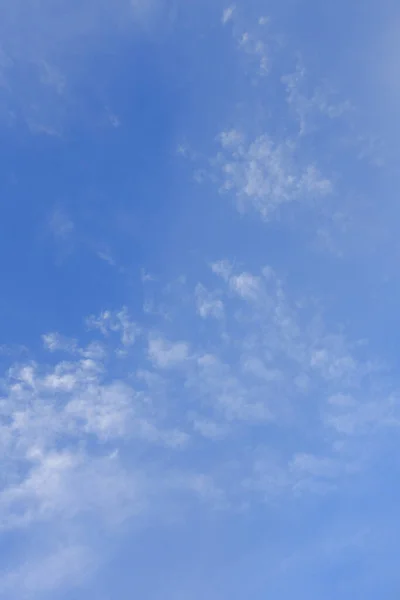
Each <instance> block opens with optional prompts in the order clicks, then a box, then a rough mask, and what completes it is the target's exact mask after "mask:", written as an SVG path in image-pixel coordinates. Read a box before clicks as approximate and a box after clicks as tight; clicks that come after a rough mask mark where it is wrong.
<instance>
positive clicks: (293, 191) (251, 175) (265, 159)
mask: <svg viewBox="0 0 400 600" xmlns="http://www.w3.org/2000/svg"><path fill="white" fill-rule="evenodd" d="M219 139H220V140H221V147H222V151H221V152H220V153H219V155H218V158H217V164H218V166H219V170H220V174H221V192H225V193H226V192H229V191H231V192H233V193H234V194H235V195H236V198H237V205H238V208H239V210H241V211H246V210H248V209H249V208H252V209H255V210H256V211H257V212H259V213H260V214H261V216H262V217H263V218H264V219H266V220H267V219H270V218H271V216H272V215H273V214H274V213H275V212H276V211H278V210H279V209H280V208H281V207H282V206H283V205H285V204H288V203H293V202H300V201H301V202H303V203H305V204H311V205H312V203H313V202H314V201H315V200H316V199H318V198H320V197H323V196H326V195H327V194H330V193H331V192H332V183H331V182H330V181H329V179H327V178H325V177H323V176H322V175H321V174H320V173H319V171H318V169H317V167H316V166H315V165H313V164H304V165H301V164H299V162H298V161H297V160H295V155H296V150H297V149H296V144H295V143H294V142H292V141H291V140H285V141H280V142H278V143H276V142H274V141H273V140H272V139H271V137H269V136H268V135H261V136H259V137H258V138H256V139H255V140H253V141H252V142H250V143H246V142H244V141H242V139H243V138H242V136H240V135H239V134H237V132H229V131H228V132H223V133H222V134H221V135H220V136H219Z"/></svg>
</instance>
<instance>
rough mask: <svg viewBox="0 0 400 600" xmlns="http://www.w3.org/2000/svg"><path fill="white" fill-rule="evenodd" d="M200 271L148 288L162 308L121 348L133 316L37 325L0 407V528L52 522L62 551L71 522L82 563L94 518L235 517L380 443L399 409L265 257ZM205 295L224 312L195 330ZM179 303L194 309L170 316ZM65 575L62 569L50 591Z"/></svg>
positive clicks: (373, 370) (356, 349)
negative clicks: (255, 266) (193, 511)
mask: <svg viewBox="0 0 400 600" xmlns="http://www.w3.org/2000/svg"><path fill="white" fill-rule="evenodd" d="M210 271H211V275H212V280H209V281H208V287H207V288H206V287H205V285H204V284H203V283H201V282H198V283H197V284H196V285H194V287H193V289H192V290H191V289H190V287H189V284H188V283H185V282H181V283H180V286H179V291H178V290H177V288H176V286H173V285H172V286H167V287H166V288H165V289H161V290H160V294H159V296H160V297H161V298H162V301H163V303H164V304H166V306H167V307H170V305H173V310H172V308H171V310H170V311H169V312H170V314H171V315H172V317H171V318H172V320H171V319H169V320H168V321H164V328H163V326H162V324H161V323H158V329H157V333H155V331H156V330H155V329H154V328H153V325H152V323H151V322H150V323H149V324H148V325H146V327H145V326H144V323H143V322H142V321H141V320H140V322H141V325H140V331H141V333H140V335H139V336H136V333H135V336H134V343H132V342H133V338H131V337H130V336H129V335H128V337H127V338H125V337H124V335H127V331H126V330H128V332H129V331H130V327H131V325H132V323H133V322H132V320H131V317H130V315H129V311H128V310H127V308H124V309H121V310H117V311H103V313H101V315H100V316H99V317H92V318H91V319H89V323H90V325H91V327H92V329H91V331H93V333H94V334H95V333H96V332H98V333H99V334H100V335H101V336H102V338H103V341H102V343H101V344H100V345H99V342H98V341H97V340H96V339H93V340H91V341H89V343H86V345H81V344H80V343H79V340H78V338H77V339H74V340H69V339H67V338H64V337H63V336H62V335H60V334H57V333H53V334H47V335H44V336H43V341H44V343H45V347H46V348H47V350H48V352H49V359H50V364H46V363H44V362H41V363H38V362H34V361H32V360H25V361H24V362H22V363H20V364H14V365H12V366H11V367H10V369H9V370H8V372H7V373H6V374H5V376H4V378H3V383H2V388H3V393H2V399H1V403H0V413H1V417H2V425H1V429H0V443H1V449H2V454H3V456H5V457H6V460H5V461H4V467H3V470H2V488H1V491H0V527H1V528H2V529H3V530H7V531H9V532H12V531H16V530H19V531H24V532H29V531H31V530H34V528H35V527H37V526H40V527H42V528H47V529H46V530H48V531H49V532H50V531H51V535H50V533H49V537H48V540H49V544H50V545H52V544H60V543H64V542H63V541H62V540H65V547H66V548H68V547H69V546H68V543H67V538H65V529H67V530H69V529H70V528H71V530H73V531H75V533H76V544H77V546H78V548H85V549H87V551H88V552H89V555H88V556H89V558H88V559H87V560H88V561H89V563H88V564H90V565H95V564H97V563H98V561H99V560H102V558H101V555H102V552H103V550H101V551H100V549H102V548H103V546H102V544H101V543H100V544H99V543H98V542H96V543H95V544H94V542H93V537H92V533H91V532H92V524H94V525H93V526H94V527H95V528H96V530H97V531H99V532H102V531H104V532H105V531H107V532H109V533H108V534H107V535H109V534H110V533H111V534H113V535H117V534H118V532H119V531H121V529H125V530H126V528H127V527H130V526H131V525H130V524H131V523H134V522H136V521H138V522H141V519H143V518H144V517H145V518H146V519H154V518H156V517H155V515H156V513H157V519H158V518H160V519H162V518H164V517H165V518H168V511H169V510H172V511H173V510H175V509H174V507H179V508H178V510H179V511H182V510H183V511H186V510H190V507H191V506H192V503H193V502H201V503H202V504H203V505H208V506H209V508H211V509H213V510H214V509H215V510H222V509H223V510H227V511H237V510H240V507H242V506H244V505H245V506H250V507H251V506H253V505H258V504H260V503H261V504H263V503H268V504H271V503H272V504H273V503H274V502H276V500H277V499H279V498H282V499H284V500H285V502H289V503H290V502H291V501H292V500H293V501H294V500H295V499H296V498H298V497H302V498H304V497H309V496H315V495H321V494H322V495H327V494H335V493H338V490H340V488H341V486H342V485H343V484H344V482H346V485H349V484H352V485H357V481H358V480H359V479H360V478H362V476H363V474H364V473H367V472H368V471H369V469H371V468H372V465H373V464H374V461H376V460H379V457H380V456H381V455H382V453H385V451H386V450H385V449H386V448H387V445H386V440H387V443H390V436H391V432H392V433H393V434H395V432H396V431H397V429H398V426H399V423H400V414H399V406H400V405H399V403H398V400H397V395H396V393H395V388H393V389H392V390H387V389H385V385H384V381H383V378H382V376H381V373H380V370H379V369H378V368H377V367H376V365H375V363H374V361H373V358H372V357H370V356H368V355H367V356H365V353H366V349H365V345H361V344H359V343H358V342H357V341H356V342H351V341H349V340H348V339H346V337H345V336H344V335H343V333H341V332H338V331H335V330H333V331H332V330H330V329H329V328H327V326H326V325H325V324H324V323H323V321H322V319H321V317H320V316H319V315H315V314H314V315H313V311H310V306H311V305H310V306H307V302H306V300H304V299H303V300H302V302H299V301H298V300H297V299H296V297H295V296H294V295H293V293H292V292H290V289H288V286H287V285H284V284H283V282H282V281H281V280H280V278H279V277H278V275H277V274H276V272H275V271H274V270H273V269H272V268H271V267H264V268H263V269H261V270H259V271H258V272H255V273H253V272H251V271H245V270H242V269H239V268H238V267H237V266H236V265H234V264H233V263H231V262H229V261H227V260H221V261H216V262H214V263H213V264H212V265H211V266H210ZM211 281H214V289H213V287H212V286H211ZM152 285H158V286H160V285H161V284H157V283H155V282H153V284H152ZM205 290H206V291H205ZM204 294H205V298H206V299H207V300H208V299H209V298H213V299H214V300H215V299H218V300H219V301H220V302H221V304H222V305H223V307H224V313H223V314H224V319H221V320H220V323H219V327H218V328H212V329H211V330H210V331H209V334H208V335H207V336H206V337H204V336H201V335H200V332H201V331H202V328H203V327H204V314H205V315H206V316H214V315H213V314H212V311H211V313H210V312H209V309H207V310H206V311H205V313H204V314H202V312H201V310H199V304H198V300H199V296H200V299H201V302H200V307H202V306H203V307H204ZM190 296H191V297H192V300H193V302H192V303H187V297H190ZM179 298H180V300H178V299H179ZM177 302H178V305H177ZM206 306H209V305H208V304H206ZM212 306H213V305H212ZM218 306H219V305H218ZM188 307H190V311H191V314H192V317H191V318H189V316H188V315H186V316H185V319H184V320H182V315H183V314H186V312H185V311H187V310H188ZM312 307H313V310H314V307H315V305H314V304H312ZM156 308H157V307H156ZM210 310H211V309H210ZM156 313H157V311H156ZM174 315H176V316H175V317H174ZM154 318H155V319H156V318H157V319H158V317H154ZM146 319H149V317H148V316H147V317H146ZM185 323H186V325H185ZM134 329H135V332H136V325H135V328H134ZM164 329H165V330H164ZM167 330H168V331H167ZM178 330H179V331H180V334H181V335H180V338H177V336H176V335H175V336H174V337H175V339H179V340H180V341H171V339H172V335H171V334H172V333H173V331H178ZM168 332H169V333H168ZM126 339H128V342H129V343H126ZM118 348H123V349H125V354H123V355H121V356H119V355H117V354H116V350H117V349H118ZM59 354H61V357H59ZM63 354H64V355H66V357H67V360H65V359H63V356H62V355H63ZM116 358H118V360H116ZM371 382H372V388H371ZM371 389H374V390H375V391H374V392H371ZM283 439H284V440H286V441H285V443H282V442H281V440H283ZM363 448H365V449H368V451H366V450H362V449H363ZM166 456H168V467H166V464H165V457H166ZM160 505H161V506H162V507H163V508H161V506H160ZM59 524H60V526H59ZM61 524H62V527H61ZM99 535H100V533H99ZM100 537H101V535H100ZM60 540H61V542H60ZM74 544H75V542H74ZM93 544H94V545H93ZM57 547H58V546H57ZM73 547H75V545H74V546H73ZM73 547H71V548H72V549H71V561H70V562H69V560H67V559H66V560H65V572H66V571H67V570H68V568H69V566H70V571H71V574H70V576H71V578H72V579H71V583H73V582H74V581H75V582H78V581H79V580H80V577H81V571H80V570H77V571H76V570H75V566H76V564H77V563H76V562H75V561H74V560H73V558H72V556H73ZM85 552H86V550H85ZM78 553H79V551H78ZM43 560H44V561H46V560H48V559H47V558H44V559H43ZM60 563H61V561H60ZM84 564H86V563H84ZM68 565H69V566H68ZM31 568H32V573H38V574H37V575H33V574H32V581H34V582H36V581H37V582H38V583H32V584H29V586H28V587H29V589H30V587H31V588H32V590H33V589H36V588H35V585H37V586H38V588H37V589H38V590H39V588H40V585H45V584H44V583H43V584H42V583H40V582H41V577H42V576H41V575H40V573H41V571H40V569H39V567H38V569H36V566H35V563H34V562H33V563H32V566H21V565H20V566H18V567H16V569H14V575H12V574H11V575H10V576H9V577H8V576H7V577H6V578H5V579H3V583H2V585H3V587H4V589H7V590H8V589H12V588H13V586H15V589H19V588H18V585H17V576H16V575H15V573H19V572H22V571H20V570H21V569H28V570H29V569H31ZM93 568H95V567H94V566H93ZM60 569H61V567H60ZM91 569H92V567H90V568H89V567H88V571H90V572H91ZM83 571H85V569H83ZM30 572H31V571H29V572H28V571H27V573H28V574H27V576H26V580H27V581H31V579H30V577H31V575H29V573H30ZM82 575H83V573H82ZM34 577H37V580H36V579H34ZM65 577H66V575H65ZM51 582H53V583H51ZM63 582H64V571H63V570H61V571H60V575H59V577H58V576H56V575H54V579H51V580H50V583H49V585H50V584H51V585H52V586H53V585H54V586H57V585H58V584H60V585H61V584H64V583H63ZM27 585H28V584H27ZM32 593H34V592H32ZM37 593H39V592H37Z"/></svg>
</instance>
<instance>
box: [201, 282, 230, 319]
mask: <svg viewBox="0 0 400 600" xmlns="http://www.w3.org/2000/svg"><path fill="white" fill-rule="evenodd" d="M195 297H196V305H197V311H198V313H199V315H200V316H201V317H203V319H205V318H207V317H214V318H215V319H221V318H222V317H223V316H224V305H223V302H222V301H221V300H220V299H219V298H218V296H217V295H216V294H211V293H210V292H208V291H207V289H206V288H205V287H204V286H203V285H201V284H200V283H199V284H198V285H197V286H196V289H195Z"/></svg>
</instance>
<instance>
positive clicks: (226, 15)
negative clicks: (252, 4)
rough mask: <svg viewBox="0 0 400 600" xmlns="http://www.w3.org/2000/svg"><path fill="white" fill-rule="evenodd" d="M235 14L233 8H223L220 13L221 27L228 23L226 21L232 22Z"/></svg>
mask: <svg viewBox="0 0 400 600" xmlns="http://www.w3.org/2000/svg"><path fill="white" fill-rule="evenodd" d="M234 12H235V6H233V5H232V6H228V8H225V10H224V12H223V13H222V23H223V25H225V24H226V23H228V21H231V20H232V17H233V14H234Z"/></svg>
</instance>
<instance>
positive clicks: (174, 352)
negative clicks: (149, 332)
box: [148, 336, 189, 369]
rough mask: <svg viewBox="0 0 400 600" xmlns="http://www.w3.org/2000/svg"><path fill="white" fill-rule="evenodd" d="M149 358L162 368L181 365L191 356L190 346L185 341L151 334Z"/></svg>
mask: <svg viewBox="0 0 400 600" xmlns="http://www.w3.org/2000/svg"><path fill="white" fill-rule="evenodd" d="M148 353H149V358H150V360H152V361H153V363H154V364H155V365H156V366H157V367H160V368H162V369H168V368H170V367H175V366H179V365H180V364H182V363H184V362H185V361H186V360H187V359H188V358H189V348H188V345H187V344H186V343H185V342H175V343H173V342H169V341H168V340H166V339H164V338H162V337H157V336H150V339H149V348H148Z"/></svg>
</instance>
